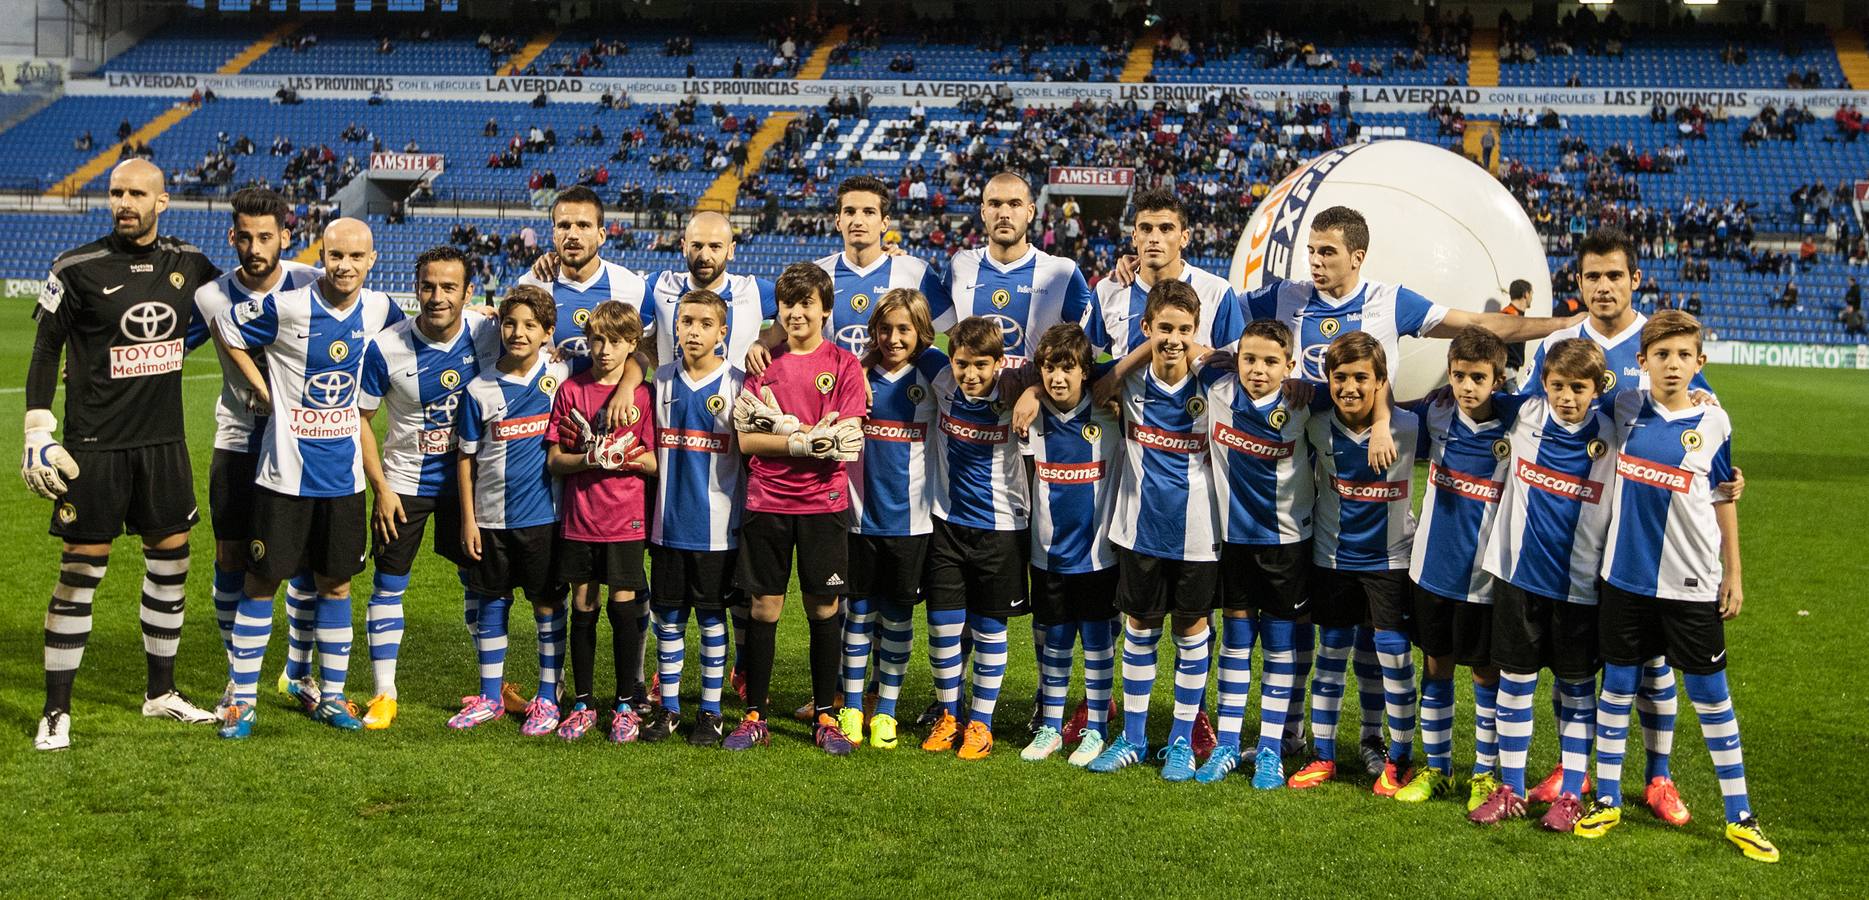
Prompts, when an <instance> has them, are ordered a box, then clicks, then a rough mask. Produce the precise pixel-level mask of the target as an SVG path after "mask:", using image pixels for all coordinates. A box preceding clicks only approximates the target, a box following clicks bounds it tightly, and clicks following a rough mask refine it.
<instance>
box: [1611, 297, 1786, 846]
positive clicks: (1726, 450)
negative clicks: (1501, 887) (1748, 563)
mask: <svg viewBox="0 0 1869 900" xmlns="http://www.w3.org/2000/svg"><path fill="white" fill-rule="evenodd" d="M1700 338H1701V329H1700V323H1699V322H1697V321H1695V320H1694V318H1693V317H1692V316H1689V315H1687V314H1686V313H1683V312H1680V311H1677V310H1664V311H1662V312H1659V313H1656V314H1655V316H1654V317H1653V318H1651V319H1650V320H1649V321H1648V324H1647V325H1644V326H1643V327H1642V353H1641V357H1640V360H1641V364H1642V371H1643V373H1644V374H1645V375H1646V376H1647V380H1648V387H1647V388H1646V389H1644V390H1637V391H1627V392H1623V393H1619V394H1617V395H1615V396H1614V397H1613V398H1612V402H1611V406H1612V410H1611V414H1612V415H1614V416H1615V421H1616V423H1617V425H1618V426H1619V428H1620V432H1619V434H1618V440H1617V441H1615V442H1614V446H1613V450H1614V451H1615V454H1616V456H1615V459H1616V474H1617V481H1616V484H1615V486H1614V488H1613V490H1614V497H1613V502H1612V505H1611V511H1610V523H1609V539H1608V543H1607V546H1606V547H1605V550H1604V553H1603V562H1602V568H1601V573H1602V576H1603V587H1602V605H1601V609H1600V616H1601V618H1600V620H1599V623H1598V625H1599V629H1600V634H1601V635H1602V651H1603V661H1604V670H1603V693H1602V695H1601V697H1600V698H1599V699H1598V702H1597V709H1596V723H1597V728H1598V731H1599V743H1598V753H1597V796H1596V802H1595V803H1594V804H1592V807H1591V809H1590V811H1589V812H1588V813H1587V814H1586V815H1585V816H1584V817H1583V818H1582V819H1579V820H1578V821H1577V823H1576V827H1575V831H1576V833H1577V834H1580V835H1583V836H1585V837H1601V836H1602V835H1603V834H1605V833H1607V832H1608V831H1609V829H1611V828H1613V827H1615V825H1616V824H1617V823H1618V822H1620V821H1621V819H1622V814H1621V805H1622V794H1621V788H1622V784H1621V778H1622V754H1623V748H1624V745H1625V744H1626V742H1627V739H1628V729H1629V709H1630V706H1631V704H1632V703H1633V702H1634V694H1635V691H1636V680H1637V677H1638V673H1639V671H1640V667H1641V666H1642V664H1643V662H1644V661H1645V660H1648V659H1651V658H1653V657H1654V656H1656V655H1658V654H1665V655H1666V656H1667V658H1668V664H1669V665H1671V666H1673V667H1674V668H1676V669H1678V670H1680V672H1681V673H1682V681H1683V686H1684V687H1685V688H1686V689H1687V697H1688V699H1689V700H1690V701H1691V702H1692V703H1693V704H1694V711H1695V712H1696V713H1697V714H1698V715H1699V717H1700V730H1701V734H1702V736H1703V737H1704V738H1705V740H1706V743H1707V750H1708V752H1710V753H1711V754H1712V756H1713V769H1714V774H1715V775H1716V776H1717V777H1718V778H1719V782H1720V793H1721V795H1722V796H1723V798H1724V800H1725V806H1726V826H1725V835H1726V839H1727V840H1729V841H1731V842H1732V843H1733V844H1734V845H1736V846H1738V847H1739V849H1740V851H1741V852H1742V853H1744V854H1745V855H1746V858H1748V859H1753V860H1757V861H1759V862H1768V863H1771V862H1777V861H1778V848H1777V847H1775V846H1773V845H1772V842H1771V841H1769V840H1767V839H1766V837H1765V834H1764V832H1763V831H1761V830H1760V827H1759V820H1758V818H1757V817H1755V816H1754V815H1753V813H1752V808H1751V801H1750V800H1749V798H1748V796H1747V793H1746V769H1745V762H1744V759H1743V756H1742V754H1741V750H1740V742H1739V721H1738V719H1737V718H1735V717H1734V714H1733V701H1732V694H1731V691H1730V690H1729V689H1728V687H1727V682H1726V634H1725V624H1724V623H1725V622H1726V620H1729V619H1733V618H1736V617H1737V616H1738V615H1739V610H1740V607H1741V605H1742V604H1743V603H1744V600H1745V591H1744V588H1743V586H1742V583H1741V580H1740V559H1739V509H1738V507H1737V505H1735V504H1734V502H1733V495H1732V493H1731V491H1730V489H1729V488H1728V487H1727V486H1726V485H1724V484H1722V482H1726V481H1730V480H1732V477H1733V465H1732V423H1731V421H1730V420H1729V419H1728V418H1727V416H1726V413H1725V411H1724V410H1721V409H1720V408H1719V407H1716V406H1697V405H1695V403H1694V401H1693V398H1691V397H1690V396H1689V390H1690V388H1691V386H1692V385H1693V379H1694V378H1695V377H1696V376H1697V375H1698V374H1699V373H1700V369H1701V367H1702V366H1703V365H1705V364H1706V356H1705V355H1703V353H1702V350H1701V342H1700Z"/></svg>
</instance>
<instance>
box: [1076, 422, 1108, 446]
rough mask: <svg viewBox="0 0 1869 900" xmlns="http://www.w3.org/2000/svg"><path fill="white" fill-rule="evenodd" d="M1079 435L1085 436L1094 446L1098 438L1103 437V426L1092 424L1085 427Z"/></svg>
mask: <svg viewBox="0 0 1869 900" xmlns="http://www.w3.org/2000/svg"><path fill="white" fill-rule="evenodd" d="M1078 433H1079V434H1082V435H1083V436H1084V440H1087V441H1089V442H1091V443H1093V444H1094V443H1096V442H1097V439H1098V438H1100V437H1103V426H1101V425H1098V424H1097V423H1095V422H1092V423H1090V424H1088V425H1085V426H1084V427H1083V428H1082V429H1081V430H1080V431H1079V432H1078Z"/></svg>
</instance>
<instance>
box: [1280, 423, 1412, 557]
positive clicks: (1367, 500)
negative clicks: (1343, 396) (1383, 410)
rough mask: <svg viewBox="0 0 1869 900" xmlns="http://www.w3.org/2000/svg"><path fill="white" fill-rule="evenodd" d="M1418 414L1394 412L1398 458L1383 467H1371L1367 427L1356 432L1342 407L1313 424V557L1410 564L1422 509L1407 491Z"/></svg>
mask: <svg viewBox="0 0 1869 900" xmlns="http://www.w3.org/2000/svg"><path fill="white" fill-rule="evenodd" d="M1420 427H1421V426H1420V423H1419V421H1418V420H1417V419H1416V418H1415V414H1414V413H1411V412H1409V411H1408V410H1405V409H1396V410H1392V411H1391V415H1390V418H1389V433H1390V434H1391V435H1392V436H1393V437H1394V439H1395V462H1394V463H1392V464H1391V465H1390V466H1389V467H1388V468H1387V469H1382V470H1377V469H1375V468H1373V467H1371V466H1370V464H1369V435H1370V432H1368V431H1360V432H1358V431H1351V430H1350V429H1349V428H1348V427H1346V426H1345V425H1344V424H1343V422H1342V421H1341V420H1339V419H1338V418H1337V414H1336V413H1335V412H1330V413H1319V414H1318V415H1315V416H1312V417H1311V421H1310V422H1308V423H1306V425H1305V428H1306V435H1305V436H1306V437H1308V438H1309V439H1310V441H1311V450H1312V453H1311V455H1312V458H1313V459H1314V461H1315V465H1314V468H1315V470H1316V472H1317V506H1316V518H1315V520H1314V522H1313V525H1312V529H1311V559H1312V561H1313V562H1315V563H1317V564H1318V565H1320V566H1322V567H1324V568H1326V569H1335V570H1337V571H1339V572H1386V571H1396V570H1402V569H1407V568H1408V555H1409V551H1410V549H1411V547H1412V546H1413V541H1414V537H1415V514H1414V511H1413V510H1411V509H1410V508H1409V502H1408V495H1409V492H1410V491H1411V490H1412V488H1413V484H1412V482H1411V479H1412V478H1413V477H1414V472H1415V432H1416V429H1418V428H1420Z"/></svg>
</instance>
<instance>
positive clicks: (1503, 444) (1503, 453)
mask: <svg viewBox="0 0 1869 900" xmlns="http://www.w3.org/2000/svg"><path fill="white" fill-rule="evenodd" d="M1598 443H1602V442H1601V441H1598ZM1586 449H1588V448H1586ZM1511 455H1512V442H1511V441H1508V440H1506V439H1505V438H1500V439H1498V440H1496V441H1493V458H1494V459H1505V458H1506V457H1508V456H1511ZM1590 458H1591V459H1595V458H1596V454H1595V453H1591V454H1590Z"/></svg>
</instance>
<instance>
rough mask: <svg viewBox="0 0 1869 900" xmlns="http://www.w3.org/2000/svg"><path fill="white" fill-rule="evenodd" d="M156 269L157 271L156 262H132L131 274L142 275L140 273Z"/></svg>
mask: <svg viewBox="0 0 1869 900" xmlns="http://www.w3.org/2000/svg"><path fill="white" fill-rule="evenodd" d="M154 271H156V264H155V263H131V264H130V274H132V275H140V274H144V273H148V272H154Z"/></svg>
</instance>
